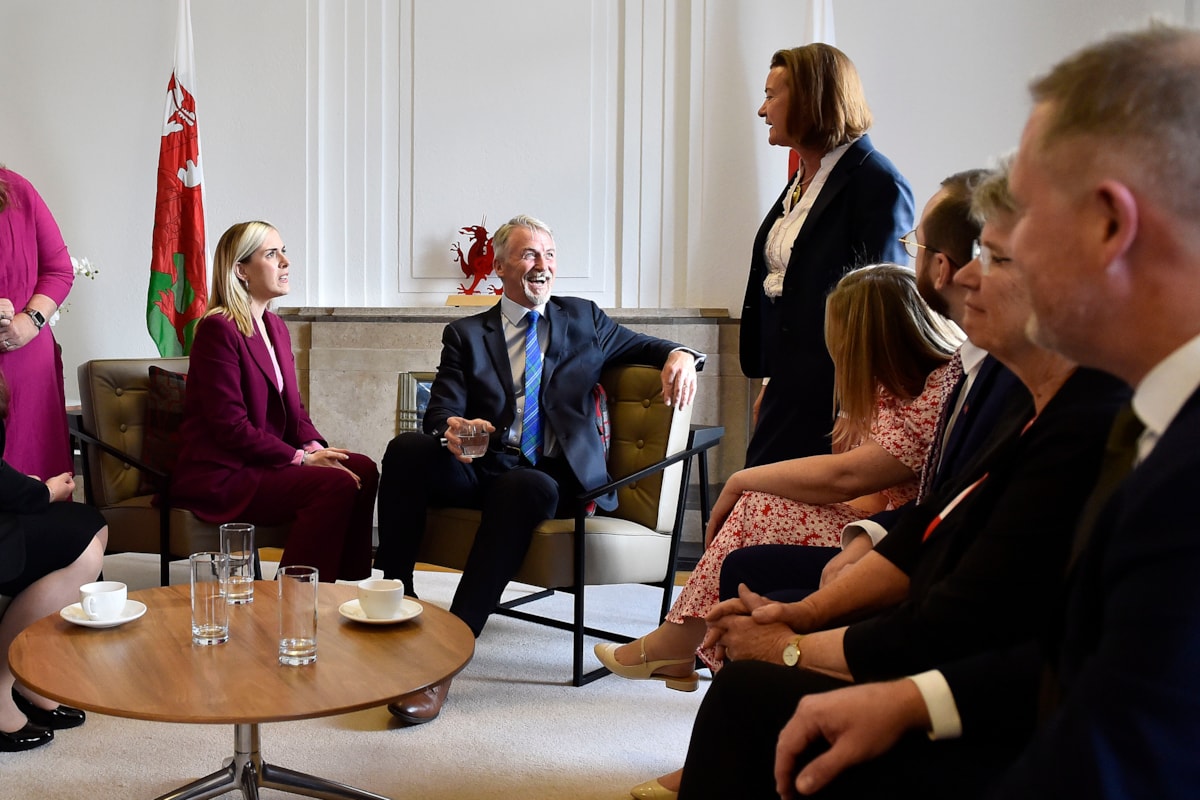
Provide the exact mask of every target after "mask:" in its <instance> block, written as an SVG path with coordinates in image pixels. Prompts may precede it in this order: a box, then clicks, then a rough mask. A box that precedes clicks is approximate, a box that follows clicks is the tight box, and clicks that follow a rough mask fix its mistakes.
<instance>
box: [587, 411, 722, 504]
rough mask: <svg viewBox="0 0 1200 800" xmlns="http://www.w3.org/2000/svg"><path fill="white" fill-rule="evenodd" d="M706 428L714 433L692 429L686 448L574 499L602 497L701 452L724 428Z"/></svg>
mask: <svg viewBox="0 0 1200 800" xmlns="http://www.w3.org/2000/svg"><path fill="white" fill-rule="evenodd" d="M707 430H708V431H716V435H709V434H707V433H706V434H705V435H703V436H699V435H697V433H698V431H695V430H694V431H693V432H692V436H691V440H692V441H691V446H689V447H688V448H687V449H686V450H681V451H679V452H678V453H675V454H674V455H671V456H667V457H666V458H664V459H661V460H659V461H656V462H654V463H653V464H651V465H650V466H648V467H645V468H643V469H640V470H638V471H637V472H634V473H631V474H629V475H625V476H624V477H621V478H615V479H614V480H611V481H609V482H608V483H606V484H604V485H603V486H600V487H597V488H595V489H592V490H591V491H590V492H584V493H582V494H580V495H577V496H576V499H577V500H579V502H580V503H582V504H586V503H587V502H588V501H590V500H595V499H596V498H597V497H603V496H604V495H606V494H608V493H609V492H613V491H616V490H617V489H620V488H622V487H623V486H628V485H629V484H631V483H634V482H636V481H640V480H642V479H643V478H647V477H649V476H651V475H653V474H654V473H656V472H662V471H663V470H664V469H666V468H667V467H669V466H671V465H672V464H678V463H679V462H680V461H684V460H686V459H689V458H691V457H692V456H694V455H697V454H698V453H702V452H704V451H706V450H709V449H711V448H713V447H715V446H716V445H717V443H719V442H720V441H721V436H722V435H724V433H725V429H724V428H722V427H720V426H715V427H714V428H711V429H707ZM697 440H699V441H697Z"/></svg>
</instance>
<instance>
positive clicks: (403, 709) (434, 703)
mask: <svg viewBox="0 0 1200 800" xmlns="http://www.w3.org/2000/svg"><path fill="white" fill-rule="evenodd" d="M449 691H450V679H449V678H447V679H446V680H444V681H442V682H441V683H435V684H434V685H433V686H430V687H429V688H428V689H422V690H420V691H419V692H412V693H411V694H406V695H402V696H401V697H399V698H398V699H397V700H396V701H395V702H394V703H388V707H387V708H388V711H390V712H392V715H393V716H395V717H398V718H400V719H401V720H403V721H404V722H405V723H407V724H409V725H424V724H425V723H426V722H430V721H432V720H435V719H437V716H438V714H440V713H442V704H443V703H445V702H446V695H447V693H449Z"/></svg>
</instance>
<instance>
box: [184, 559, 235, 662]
mask: <svg viewBox="0 0 1200 800" xmlns="http://www.w3.org/2000/svg"><path fill="white" fill-rule="evenodd" d="M188 561H189V563H190V565H191V574H192V641H193V642H194V643H196V644H221V643H223V642H226V641H228V640H229V603H228V602H227V600H226V597H225V590H226V586H227V584H228V581H229V556H228V555H226V554H225V553H193V554H192V555H191V556H190V557H189V558H188Z"/></svg>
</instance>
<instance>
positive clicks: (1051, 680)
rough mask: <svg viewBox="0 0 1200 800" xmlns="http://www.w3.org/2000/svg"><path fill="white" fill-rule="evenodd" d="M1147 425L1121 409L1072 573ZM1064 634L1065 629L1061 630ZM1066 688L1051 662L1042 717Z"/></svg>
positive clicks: (1083, 516)
mask: <svg viewBox="0 0 1200 800" xmlns="http://www.w3.org/2000/svg"><path fill="white" fill-rule="evenodd" d="M1145 429H1146V426H1145V425H1144V424H1143V423H1142V421H1141V420H1140V419H1138V418H1137V415H1136V414H1134V413H1133V406H1132V405H1127V406H1125V407H1123V408H1122V409H1121V410H1120V411H1118V412H1117V416H1116V417H1115V418H1114V419H1113V424H1112V428H1110V429H1109V433H1108V442H1107V443H1106V444H1105V446H1104V457H1103V459H1102V460H1101V462H1100V473H1099V476H1098V477H1097V478H1096V486H1095V487H1094V488H1093V489H1092V493H1091V494H1090V495H1088V499H1087V500H1086V501H1085V502H1084V504H1083V511H1081V512H1080V514H1079V523H1078V524H1077V525H1076V526H1075V537H1074V539H1073V540H1072V543H1071V556H1070V558H1069V559H1068V560H1067V571H1068V572H1070V570H1071V568H1072V567H1073V566H1074V564H1075V562H1076V561H1077V560H1078V559H1079V556H1080V555H1081V554H1082V553H1083V551H1084V549H1085V548H1086V547H1087V544H1088V542H1089V541H1090V540H1091V538H1092V532H1093V531H1094V530H1095V527H1096V522H1097V521H1098V519H1099V517H1100V512H1101V511H1103V510H1104V507H1105V506H1106V505H1107V504H1108V500H1109V498H1110V497H1112V494H1113V492H1115V491H1116V489H1117V487H1118V486H1119V485H1120V484H1121V481H1123V480H1125V477H1126V476H1127V475H1128V474H1129V473H1130V472H1131V471H1132V470H1133V466H1134V462H1135V461H1136V460H1137V455H1138V438H1139V437H1140V436H1141V435H1142V431H1144V430H1145ZM1058 632H1059V633H1060V634H1061V630H1059V631H1058ZM1061 696H1062V690H1061V687H1060V685H1059V680H1058V673H1057V671H1056V670H1055V668H1054V665H1053V663H1052V662H1047V663H1046V665H1045V666H1044V667H1043V669H1042V689H1041V697H1040V698H1039V700H1038V716H1039V718H1040V719H1043V720H1044V719H1046V718H1047V717H1049V716H1050V715H1051V714H1053V713H1054V711H1055V709H1057V708H1058V705H1059V703H1060V702H1061Z"/></svg>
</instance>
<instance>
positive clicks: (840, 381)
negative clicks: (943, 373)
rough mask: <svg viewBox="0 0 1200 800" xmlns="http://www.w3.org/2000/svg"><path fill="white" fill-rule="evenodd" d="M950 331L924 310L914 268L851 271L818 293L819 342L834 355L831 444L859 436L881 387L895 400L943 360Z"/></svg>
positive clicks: (951, 343)
mask: <svg viewBox="0 0 1200 800" xmlns="http://www.w3.org/2000/svg"><path fill="white" fill-rule="evenodd" d="M957 338H958V337H957V336H956V335H955V334H954V332H953V330H952V329H951V328H950V327H949V326H948V325H947V324H946V322H945V321H944V320H943V319H942V318H941V317H940V316H938V315H937V314H935V313H933V311H932V310H930V308H929V306H928V305H926V303H925V301H924V300H922V299H921V295H920V294H919V293H918V291H917V280H916V276H915V275H914V274H913V272H912V271H911V270H909V269H907V268H906V267H901V266H899V265H897V264H875V265H872V266H868V267H862V268H860V269H856V270H853V271H852V272H849V273H847V274H846V275H845V277H843V278H842V279H841V280H840V281H838V284H837V286H835V287H834V289H833V291H832V292H830V293H829V296H828V297H827V298H826V300H825V346H826V347H827V348H829V355H830V357H831V358H832V359H833V365H834V378H833V402H834V407H835V408H836V409H837V410H838V412H839V413H838V416H837V421H836V422H835V423H834V426H833V445H834V451H835V452H840V451H843V450H845V449H847V448H848V447H852V446H854V445H856V444H858V443H859V442H861V441H863V440H865V439H866V438H867V436H868V435H869V434H870V432H871V426H872V425H873V424H874V422H875V418H876V414H877V404H878V399H879V392H880V390H886V391H888V392H890V393H891V394H893V395H895V396H896V397H898V398H900V399H902V400H912V399H913V398H915V397H917V396H918V395H920V394H921V392H922V391H924V388H925V380H926V378H928V377H929V373H931V372H932V371H933V370H935V369H936V368H938V367H940V366H941V365H942V364H945V363H946V362H947V361H949V359H950V354H951V353H952V352H953V350H954V348H955V346H956V340H957Z"/></svg>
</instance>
